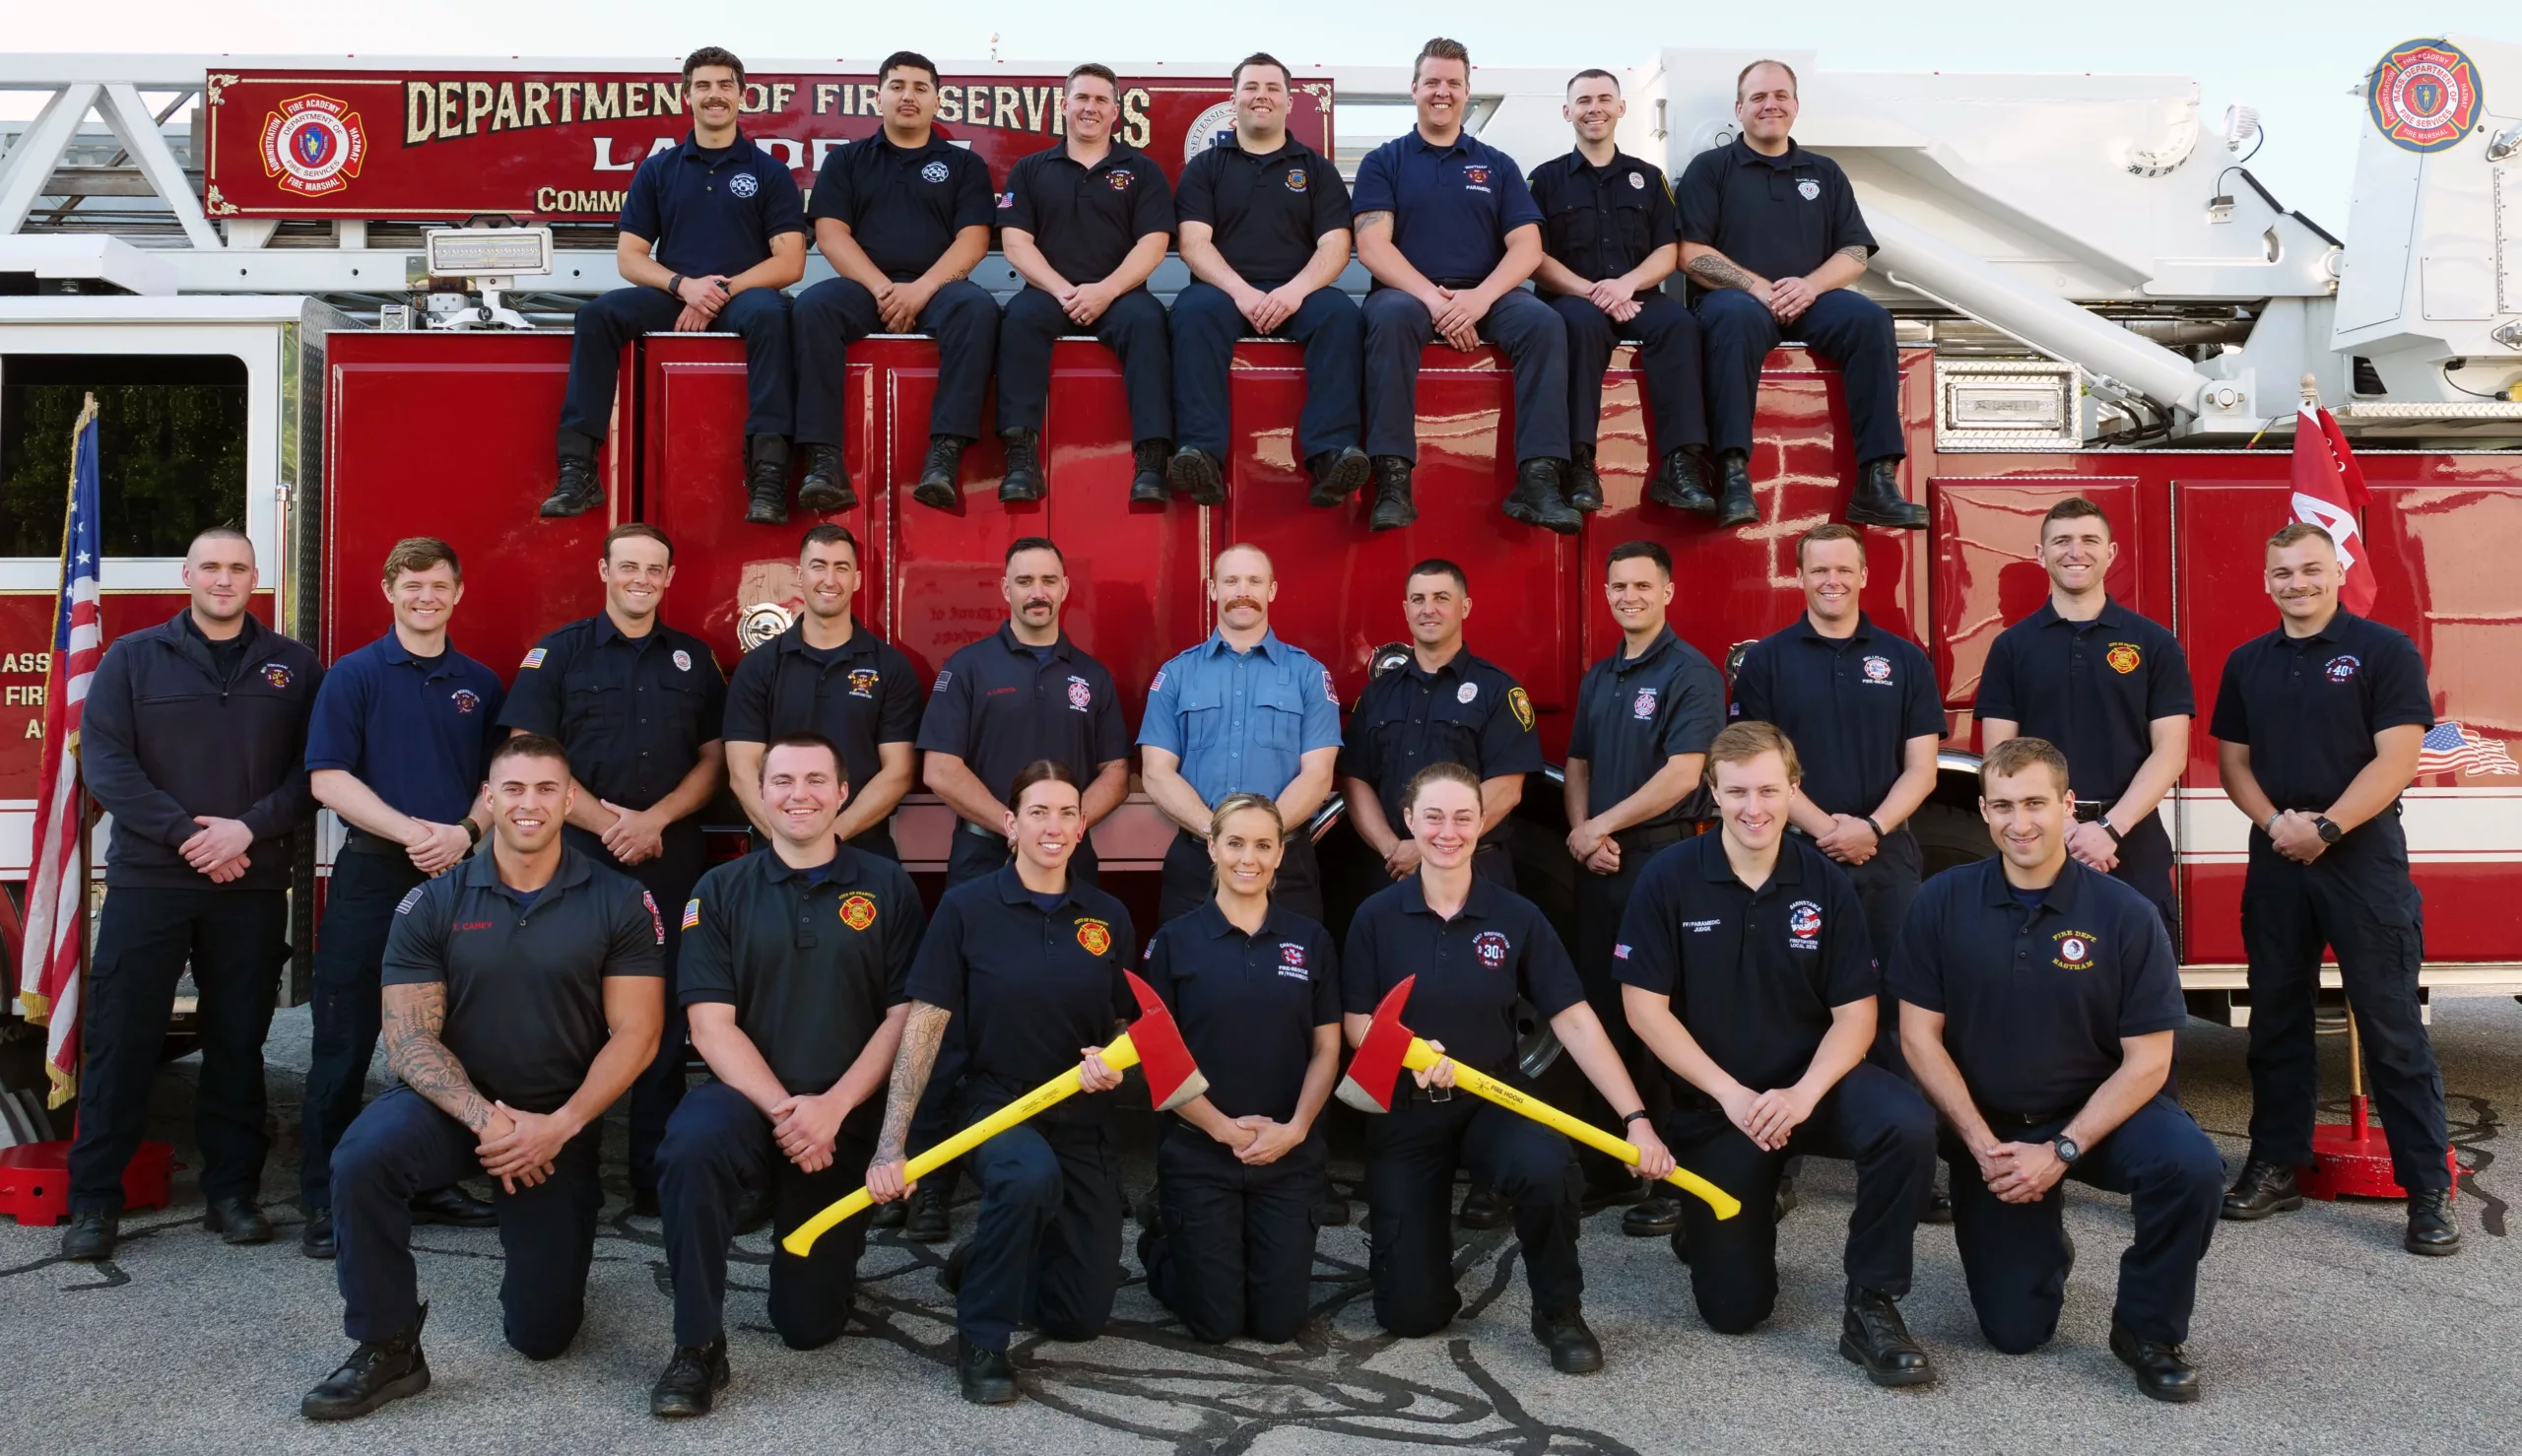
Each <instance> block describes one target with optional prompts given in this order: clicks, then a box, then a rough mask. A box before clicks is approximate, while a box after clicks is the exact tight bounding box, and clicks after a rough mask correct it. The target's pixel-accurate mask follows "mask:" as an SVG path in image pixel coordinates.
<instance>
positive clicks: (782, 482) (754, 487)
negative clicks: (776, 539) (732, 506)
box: [745, 434, 788, 526]
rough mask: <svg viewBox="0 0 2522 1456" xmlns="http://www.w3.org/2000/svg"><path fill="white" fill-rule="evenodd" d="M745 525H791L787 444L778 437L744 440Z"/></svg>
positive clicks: (771, 435)
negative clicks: (789, 518) (789, 522)
mask: <svg viewBox="0 0 2522 1456" xmlns="http://www.w3.org/2000/svg"><path fill="white" fill-rule="evenodd" d="M745 523H746V524H747V525H754V526H784V525H786V524H788V442H787V441H786V440H784V439H781V438H780V437H779V436H777V435H775V434H757V435H755V436H753V437H752V438H750V439H748V440H746V441H745Z"/></svg>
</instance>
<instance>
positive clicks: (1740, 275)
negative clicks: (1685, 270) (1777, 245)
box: [1690, 253, 1759, 289]
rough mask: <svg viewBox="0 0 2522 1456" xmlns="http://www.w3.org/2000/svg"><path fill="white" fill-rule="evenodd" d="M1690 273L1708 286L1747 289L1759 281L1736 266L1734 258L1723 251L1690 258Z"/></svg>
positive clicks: (1756, 284)
mask: <svg viewBox="0 0 2522 1456" xmlns="http://www.w3.org/2000/svg"><path fill="white" fill-rule="evenodd" d="M1690 273H1691V277H1692V278H1695V279H1697V280H1698V281H1699V282H1701V283H1703V284H1706V285H1707V286H1708V287H1710V288H1720V289H1749V288H1754V287H1756V286H1758V284H1759V280H1758V279H1755V278H1754V277H1752V275H1750V274H1749V273H1746V272H1744V271H1743V270H1742V269H1741V268H1739V267H1736V266H1735V264H1734V260H1733V259H1731V258H1729V257H1727V256H1725V255H1724V254H1723V253H1701V254H1699V255H1698V256H1697V257H1695V258H1692V259H1691V264H1690Z"/></svg>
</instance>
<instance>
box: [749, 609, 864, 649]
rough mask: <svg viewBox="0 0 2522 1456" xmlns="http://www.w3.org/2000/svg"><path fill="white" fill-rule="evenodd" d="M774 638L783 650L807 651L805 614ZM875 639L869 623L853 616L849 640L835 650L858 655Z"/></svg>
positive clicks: (801, 614)
mask: <svg viewBox="0 0 2522 1456" xmlns="http://www.w3.org/2000/svg"><path fill="white" fill-rule="evenodd" d="M772 640H774V641H776V642H777V643H778V644H779V650H780V651H782V652H803V651H806V650H807V648H806V619H805V616H804V614H803V613H800V614H799V615H798V617H797V620H796V621H794V622H792V623H790V624H788V629H787V630H786V631H783V632H781V633H780V634H779V635H778V636H777V637H775V638H773V639H772ZM873 640H874V638H873V636H872V634H871V633H869V631H868V630H867V624H865V623H863V622H860V621H859V620H858V619H857V618H856V617H854V616H853V617H852V618H850V620H849V640H848V641H846V642H843V643H841V644H840V645H839V646H838V647H837V648H835V649H833V650H835V651H838V652H840V653H842V654H844V655H846V656H850V657H856V656H858V655H860V654H861V653H862V652H863V651H865V650H866V644H867V643H869V642H871V641H873Z"/></svg>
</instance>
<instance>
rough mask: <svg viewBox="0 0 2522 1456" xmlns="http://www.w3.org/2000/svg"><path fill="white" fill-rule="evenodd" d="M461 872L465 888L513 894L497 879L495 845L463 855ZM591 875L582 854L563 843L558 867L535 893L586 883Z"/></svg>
mask: <svg viewBox="0 0 2522 1456" xmlns="http://www.w3.org/2000/svg"><path fill="white" fill-rule="evenodd" d="M461 873H462V874H463V876H464V888H465V889H467V890H497V891H498V892H499V893H502V894H506V895H509V896H511V897H513V896H514V895H515V894H516V893H517V892H516V891H515V890H512V889H510V888H509V887H508V885H507V883H506V882H505V881H503V880H501V879H500V878H499V860H498V850H497V848H495V847H486V848H484V849H482V850H481V851H480V852H478V853H476V854H474V855H472V856H470V857H469V858H467V859H466V860H465V861H464V869H463V871H462V872H461ZM593 874H594V871H593V869H592V868H591V867H590V866H589V864H588V861H587V857H586V856H585V855H583V854H580V853H579V852H578V851H576V850H575V849H572V848H570V847H569V846H568V845H566V844H563V845H562V846H561V863H560V865H559V867H558V868H556V869H554V870H553V871H552V878H551V879H549V880H546V881H545V882H543V889H541V890H539V891H537V892H535V893H537V894H547V893H551V892H552V891H555V890H572V889H575V888H576V887H578V886H580V885H584V884H585V883H587V881H588V880H589V879H590V878H592V877H593Z"/></svg>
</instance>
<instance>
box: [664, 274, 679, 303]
mask: <svg viewBox="0 0 2522 1456" xmlns="http://www.w3.org/2000/svg"><path fill="white" fill-rule="evenodd" d="M666 297H667V298H673V299H676V300H677V301H680V300H681V299H682V298H683V275H682V274H680V273H678V274H676V275H675V276H674V277H672V278H669V279H667V280H666Z"/></svg>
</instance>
